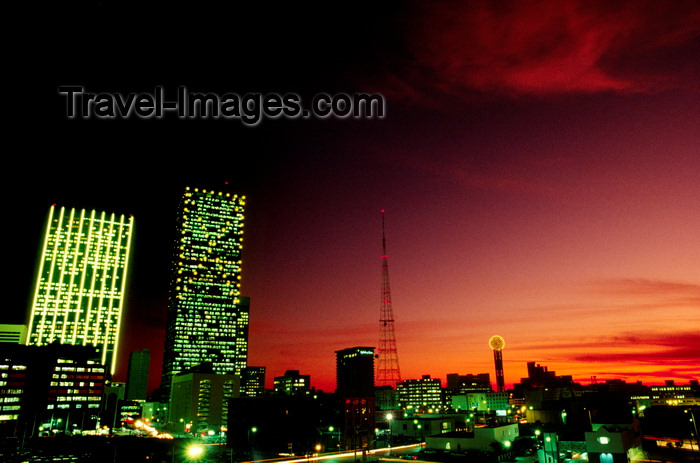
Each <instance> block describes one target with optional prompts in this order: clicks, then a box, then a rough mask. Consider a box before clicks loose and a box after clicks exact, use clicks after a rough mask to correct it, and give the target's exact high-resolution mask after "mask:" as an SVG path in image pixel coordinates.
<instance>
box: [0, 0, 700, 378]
mask: <svg viewBox="0 0 700 463" xmlns="http://www.w3.org/2000/svg"><path fill="white" fill-rule="evenodd" d="M86 3H90V2H86ZM610 3H611V2H605V1H600V2H590V1H584V0H581V1H512V2H476V1H467V2H458V1H454V2H452V1H442V2H408V3H406V2H387V3H383V4H382V6H378V5H374V4H373V3H367V4H366V5H365V4H363V3H362V2H360V3H354V2H348V3H345V4H339V5H336V7H335V9H333V10H330V9H328V10H312V9H311V7H298V6H297V7H294V8H293V7H291V6H288V7H286V9H283V10H276V9H273V8H266V7H264V6H263V7H246V8H247V9H246V10H245V11H239V10H237V9H236V7H232V6H222V5H221V4H219V3H211V4H207V5H206V6H199V7H197V8H196V9H194V10H189V9H186V8H185V7H173V8H170V9H167V11H165V13H163V14H162V15H161V13H162V12H161V10H158V8H161V7H162V8H166V6H165V5H166V4H165V3H163V5H160V4H158V5H159V6H157V7H153V10H152V11H151V10H148V11H142V10H136V9H135V8H136V7H135V6H134V7H133V8H132V7H131V6H122V7H116V6H115V5H116V3H114V4H113V3H112V2H104V3H100V4H99V5H98V4H95V5H92V3H90V7H88V8H86V9H85V10H84V11H82V12H81V13H80V14H78V16H77V17H76V19H74V20H75V21H76V23H79V22H80V21H79V20H84V22H82V23H80V24H82V26H81V27H75V28H71V27H68V28H64V25H65V23H62V22H61V21H62V19H63V18H62V17H61V16H59V17H57V18H55V19H49V20H48V21H49V23H50V24H51V26H52V27H54V28H55V30H56V31H60V32H61V33H60V34H58V35H55V36H54V37H53V39H52V40H48V41H47V42H46V44H45V45H46V46H45V47H42V48H40V49H39V48H38V49H37V50H33V52H35V53H32V51H30V52H29V53H26V54H21V55H20V54H19V53H18V54H17V56H14V55H13V56H12V59H13V60H15V61H16V68H17V69H18V72H17V75H16V76H15V78H16V79H18V82H20V81H21V82H22V83H23V85H28V84H27V83H29V84H31V85H32V88H33V89H35V90H34V91H33V92H32V93H31V95H25V94H23V95H22V97H21V98H20V97H19V96H17V97H13V98H12V100H11V103H12V104H13V108H14V109H15V112H16V114H17V117H16V119H15V122H13V125H12V126H11V127H10V129H11V130H10V131H9V136H10V137H13V138H16V140H15V141H17V142H19V143H18V144H9V145H8V146H16V147H21V148H14V149H13V150H11V151H10V152H8V155H9V156H12V157H14V158H16V162H17V163H18V166H19V167H16V168H15V167H12V166H10V165H6V168H5V170H4V172H5V177H6V180H7V181H9V182H10V185H11V186H12V193H11V194H9V195H8V198H7V199H8V201H6V203H5V205H6V208H7V209H9V210H7V211H6V213H7V217H14V218H16V219H17V223H21V224H23V225H22V230H21V232H20V233H19V234H20V236H19V237H17V236H14V234H15V233H17V231H16V229H13V230H14V231H13V232H12V233H13V235H12V237H11V238H8V239H11V240H12V242H13V243H16V245H13V247H16V248H17V249H18V251H19V252H20V253H21V254H22V255H25V256H27V258H26V259H23V260H22V261H21V262H20V263H19V264H18V266H17V269H16V272H14V273H13V274H12V276H11V280H10V285H9V287H10V288H13V289H14V290H15V294H13V296H12V299H11V301H10V303H11V304H12V305H11V306H6V308H5V309H4V310H3V317H4V319H3V320H0V323H21V322H23V321H24V317H25V316H26V312H25V309H26V307H27V305H28V301H29V295H30V293H31V288H32V284H33V282H32V280H33V271H34V270H33V269H34V261H35V259H36V256H37V253H38V249H39V243H40V235H41V232H42V226H43V223H44V220H45V217H46V214H47V212H48V208H49V206H50V205H51V204H52V203H57V204H59V205H65V206H67V207H89V208H92V207H95V208H98V209H106V210H108V211H116V212H125V213H130V214H133V215H134V217H135V223H136V225H135V227H136V234H135V237H134V252H133V254H132V258H133V259H132V267H131V272H132V273H131V282H130V283H131V284H130V292H129V298H128V301H127V309H126V318H125V329H124V331H123V341H122V346H121V347H122V351H121V364H122V368H121V369H120V371H119V373H118V375H117V378H116V379H118V380H119V379H121V380H123V379H124V377H125V368H124V365H125V362H126V359H127V357H128V353H129V351H130V350H137V349H141V348H149V349H151V350H152V352H153V361H152V365H151V368H152V370H154V373H153V374H152V377H154V378H156V377H159V373H160V367H161V365H160V362H161V360H162V349H163V341H164V329H165V314H166V308H167V287H168V268H169V254H170V246H171V240H172V230H173V228H174V225H175V210H176V207H177V203H178V200H179V196H180V194H181V193H182V191H183V190H184V187H185V186H187V185H190V186H198V185H204V184H208V185H211V184H215V185H221V186H222V188H228V189H229V190H231V191H235V192H240V193H243V194H246V195H247V197H248V200H249V201H248V211H247V220H246V235H245V238H246V241H245V247H244V251H243V252H244V254H243V256H244V257H243V262H244V264H243V278H242V284H243V294H244V295H247V296H250V298H251V314H250V336H249V349H250V352H249V364H250V365H256V366H257V365H264V366H266V367H267V376H268V386H270V385H271V382H272V377H273V376H281V375H283V374H284V372H285V370H287V369H295V370H300V371H301V372H302V374H309V375H311V382H312V385H313V386H314V387H316V388H318V389H323V390H326V391H333V390H334V389H335V354H334V352H335V351H336V350H339V349H343V348H347V347H353V346H377V345H378V341H379V315H380V312H379V310H380V290H381V215H380V211H381V210H382V209H385V210H386V236H387V247H388V256H389V258H388V259H389V274H390V281H391V290H392V296H393V309H394V315H395V319H396V323H395V326H396V340H397V348H398V356H399V363H400V369H401V374H402V377H403V378H404V379H414V378H420V377H421V375H424V374H430V375H431V376H433V377H439V378H442V379H443V381H444V379H445V375H446V374H447V373H460V374H467V373H473V374H477V373H485V372H488V373H491V375H492V379H493V380H494V381H495V378H494V375H495V373H494V366H493V355H492V353H491V351H490V350H489V348H488V339H489V337H490V336H492V335H494V334H499V335H501V336H503V337H504V338H505V341H506V346H505V350H504V352H503V359H504V371H505V379H506V384H507V385H508V386H509V385H512V384H513V383H514V382H518V381H519V380H520V378H522V377H524V376H526V362H528V361H535V362H537V363H540V364H543V365H547V366H548V367H549V369H550V370H555V371H556V372H557V374H569V375H573V376H574V379H575V380H578V381H581V382H583V383H588V382H590V377H591V376H592V375H596V376H597V379H598V380H599V381H601V380H605V379H612V378H622V379H626V380H628V381H638V380H641V381H643V382H645V383H649V384H653V383H660V382H663V380H665V379H673V380H676V382H678V383H681V384H682V383H687V382H688V381H689V380H690V379H698V378H700V104H699V102H700V4H698V3H697V2H695V1H675V2H674V1H671V2H656V1H636V0H628V1H620V2H612V3H614V5H615V6H614V7H610V6H609V4H610ZM127 5H130V4H127ZM177 5H179V4H177ZM342 5H345V6H346V8H345V9H343V8H342ZM134 11H138V12H139V13H140V14H141V16H140V18H141V21H134V22H133V23H132V22H129V21H126V22H122V21H125V20H126V18H131V17H132V16H133V15H131V13H133V12H134ZM185 17H187V21H185V20H184V18H185ZM154 18H160V19H159V20H158V21H155V20H154ZM178 21H179V22H178ZM183 21H184V22H183ZM50 30H54V29H50ZM105 31H116V32H114V33H108V32H105ZM58 85H83V86H85V87H87V88H88V89H93V90H95V91H119V92H130V91H151V90H152V89H153V87H155V86H156V85H163V86H166V88H170V89H171V90H173V91H174V88H175V87H177V86H178V85H185V86H188V88H190V89H198V90H201V91H210V92H220V93H225V92H235V93H239V94H244V93H248V92H262V93H271V92H280V93H284V92H297V93H300V94H302V95H303V96H304V97H308V98H309V99H310V97H311V96H313V95H314V94H316V93H319V92H328V93H331V94H333V93H339V92H345V93H353V92H359V91H366V92H378V93H382V94H383V95H384V96H385V97H386V101H387V114H386V117H385V118H384V119H373V120H352V119H325V120H288V119H278V120H264V121H263V122H262V123H261V124H260V126H258V127H254V128H251V127H244V126H243V125H242V124H241V123H240V122H237V121H227V120H177V119H175V118H167V117H166V118H165V119H163V120H155V119H151V120H141V119H135V118H132V119H129V120H126V121H124V120H67V119H66V118H65V106H64V105H65V100H63V99H61V97H60V96H59V95H58V93H57V91H56V89H57V87H58ZM22 98H28V100H23V99H22ZM15 129H16V130H15ZM224 182H229V183H228V186H225V185H224ZM6 220H8V219H6ZM6 223H7V222H6ZM13 223H14V219H13ZM13 227H14V226H13ZM25 227H26V228H25ZM5 233H7V231H6V232H5ZM8 236H9V235H8ZM154 381H155V379H154ZM157 385H158V384H151V385H150V387H151V388H154V387H156V386H157Z"/></svg>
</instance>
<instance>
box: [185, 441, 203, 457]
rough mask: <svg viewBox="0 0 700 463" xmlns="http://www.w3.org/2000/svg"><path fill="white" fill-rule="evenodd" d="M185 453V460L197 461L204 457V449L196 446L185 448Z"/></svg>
mask: <svg viewBox="0 0 700 463" xmlns="http://www.w3.org/2000/svg"><path fill="white" fill-rule="evenodd" d="M186 453H187V458H189V459H191V460H199V459H200V458H201V457H202V455H204V447H202V446H201V445H197V444H194V445H190V446H189V447H187V452H186Z"/></svg>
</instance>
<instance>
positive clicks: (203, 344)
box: [161, 187, 250, 400]
mask: <svg viewBox="0 0 700 463" xmlns="http://www.w3.org/2000/svg"><path fill="white" fill-rule="evenodd" d="M244 209H245V197H244V196H238V195H235V194H231V193H225V192H221V191H214V190H207V189H200V188H189V187H188V188H187V189H186V190H185V193H184V194H183V196H182V199H181V201H180V205H179V208H178V215H177V234H176V238H175V242H174V246H173V260H172V267H171V284H170V298H169V303H168V320H167V327H166V333H165V351H164V356H163V370H162V371H163V373H162V377H161V388H162V389H163V396H164V399H165V400H167V398H168V397H169V391H170V387H171V381H172V380H173V378H174V377H175V375H177V374H178V373H181V372H183V371H186V370H187V369H188V368H191V367H194V366H195V365H198V364H201V363H210V364H211V365H212V367H213V371H214V373H217V374H228V375H232V374H236V375H238V376H240V375H241V374H242V372H243V370H244V369H245V367H246V365H247V360H248V315H249V310H250V300H249V299H248V298H247V297H243V296H241V294H240V287H241V264H242V261H241V251H242V248H243V222H244V214H243V213H244Z"/></svg>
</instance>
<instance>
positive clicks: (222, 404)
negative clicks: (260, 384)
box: [169, 371, 240, 434]
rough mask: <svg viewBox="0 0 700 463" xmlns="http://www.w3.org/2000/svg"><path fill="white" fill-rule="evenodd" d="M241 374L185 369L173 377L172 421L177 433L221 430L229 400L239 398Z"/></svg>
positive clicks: (224, 423) (226, 417) (225, 419)
mask: <svg viewBox="0 0 700 463" xmlns="http://www.w3.org/2000/svg"><path fill="white" fill-rule="evenodd" d="M239 388H240V377H239V376H238V375H234V374H216V373H203V372H197V371H191V372H185V373H180V374H178V375H176V376H175V377H174V378H173V382H172V390H171V397H170V419H169V421H170V423H171V427H172V430H173V431H174V432H177V433H181V432H187V433H192V434H198V433H207V432H208V431H213V432H215V433H217V434H218V433H219V432H221V426H225V425H226V421H227V420H228V412H229V401H230V400H231V399H232V398H234V397H239Z"/></svg>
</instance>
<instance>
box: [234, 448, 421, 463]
mask: <svg viewBox="0 0 700 463" xmlns="http://www.w3.org/2000/svg"><path fill="white" fill-rule="evenodd" d="M420 448H421V444H411V445H402V446H398V447H391V448H390V449H389V448H381V449H374V450H370V451H368V452H367V454H366V455H363V454H362V451H360V450H358V451H357V452H355V453H353V452H352V451H349V452H341V453H329V454H321V455H318V456H310V457H288V458H275V459H269V460H252V461H250V462H245V463H315V462H322V463H355V462H358V463H362V462H368V461H374V460H378V459H380V458H381V459H382V460H385V459H386V460H390V461H391V460H396V461H401V462H406V460H401V459H400V458H398V457H399V456H401V455H406V454H409V453H416V452H418V450H419V449H420Z"/></svg>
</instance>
